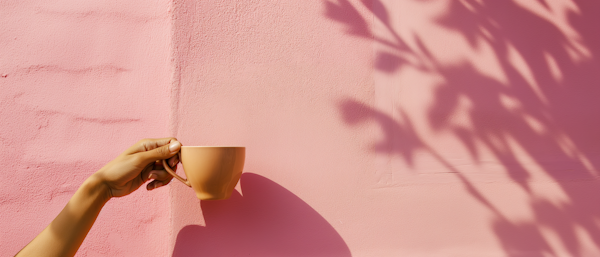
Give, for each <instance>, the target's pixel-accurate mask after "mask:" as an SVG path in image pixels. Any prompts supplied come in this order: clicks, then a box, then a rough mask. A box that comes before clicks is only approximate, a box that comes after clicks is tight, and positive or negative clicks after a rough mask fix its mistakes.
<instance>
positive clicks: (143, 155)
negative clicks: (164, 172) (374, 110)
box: [135, 140, 181, 165]
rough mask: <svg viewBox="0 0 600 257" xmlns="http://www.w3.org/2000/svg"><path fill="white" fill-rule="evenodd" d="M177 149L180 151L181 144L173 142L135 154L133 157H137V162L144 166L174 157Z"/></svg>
mask: <svg viewBox="0 0 600 257" xmlns="http://www.w3.org/2000/svg"><path fill="white" fill-rule="evenodd" d="M179 149H181V143H180V142H179V141H176V140H175V141H171V142H170V143H168V144H165V145H162V146H159V147H156V148H154V149H151V150H148V151H145V152H139V153H136V154H135V155H137V156H139V158H140V159H139V161H140V162H141V164H142V165H146V164H149V163H153V162H155V161H158V160H164V159H169V158H171V157H174V156H175V155H176V154H177V152H179Z"/></svg>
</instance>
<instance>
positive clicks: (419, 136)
mask: <svg viewBox="0 0 600 257" xmlns="http://www.w3.org/2000/svg"><path fill="white" fill-rule="evenodd" d="M174 3H175V4H174V17H175V20H174V23H173V28H174V32H175V33H174V38H173V43H174V50H175V51H174V57H173V58H174V60H175V63H174V67H175V80H174V85H173V90H174V93H173V94H172V97H173V98H172V101H171V102H172V103H173V105H172V108H173V113H175V114H177V115H175V117H176V118H174V119H173V120H171V124H170V125H171V131H173V133H174V134H176V135H177V136H178V138H179V139H181V140H182V141H183V142H184V143H186V144H192V145H198V144H202V145H205V144H206V145H211V144H218V145H221V144H225V145H245V146H247V147H248V156H247V158H248V159H247V164H246V169H245V172H246V174H245V175H244V176H243V177H242V179H241V187H240V188H239V195H236V196H235V197H234V198H233V199H232V200H230V201H223V202H202V203H200V202H199V201H198V200H196V199H194V197H193V194H192V193H191V192H190V191H189V190H188V189H186V188H184V187H183V186H181V185H179V184H175V185H173V186H172V187H171V189H172V195H171V204H172V209H171V210H172V215H173V227H172V229H173V233H172V236H173V238H174V242H173V246H172V247H173V248H174V255H175V256H190V255H194V254H198V253H203V252H208V253H210V254H209V255H212V256H236V255H246V254H248V255H251V256H284V255H292V256H318V255H323V256H330V255H334V254H333V253H335V255H337V256H350V255H352V256H596V255H600V249H599V246H600V233H599V232H600V230H599V227H598V224H597V220H598V217H599V215H600V205H599V204H598V199H599V197H600V187H599V186H600V183H599V181H598V179H597V178H598V171H597V170H598V168H597V167H598V165H600V158H598V156H597V155H598V153H599V151H598V150H600V144H599V143H598V139H599V138H600V136H599V134H598V131H599V130H600V127H599V125H600V122H599V120H598V118H599V117H598V116H599V113H600V112H599V111H600V104H599V103H598V101H597V99H598V96H599V94H600V89H598V84H599V82H598V79H599V75H598V74H600V67H599V65H598V61H597V59H596V58H597V57H596V56H597V55H598V53H599V50H600V44H599V43H600V41H599V36H598V35H599V34H598V33H597V26H598V25H600V23H599V18H598V17H600V15H599V14H600V9H599V6H598V4H597V3H596V2H594V1H583V0H582V1H569V0H552V1H548V0H546V1H524V0H523V1H521V0H519V1H516V0H515V1H496V0H490V1H471V0H464V1H450V0H447V1H445V0H439V1H397V0H382V1H377V0H363V1H358V0H356V1H349V0H323V1H248V0H244V1H242V0H239V1H221V2H214V1H192V0H175V1H174ZM323 241H326V242H328V243H326V244H324V243H323ZM230 245H233V247H232V246H230Z"/></svg>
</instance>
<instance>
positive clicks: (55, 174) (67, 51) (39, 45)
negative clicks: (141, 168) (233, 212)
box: [0, 0, 171, 256]
mask: <svg viewBox="0 0 600 257" xmlns="http://www.w3.org/2000/svg"><path fill="white" fill-rule="evenodd" d="M170 7H171V3H170V1H162V0H159V1H153V2H152V4H150V5H149V4H147V1H116V0H115V1H78V0H63V1H35V0H16V1H11V0H9V1H6V0H3V1H0V45H1V46H2V47H0V74H2V76H1V77H0V88H1V92H2V93H0V117H1V120H2V125H1V126H0V142H1V144H2V147H3V150H2V151H1V152H0V162H2V163H3V164H4V165H3V166H4V168H3V169H2V174H3V175H2V179H3V180H4V181H5V183H3V186H1V187H0V206H1V207H0V208H1V212H0V213H1V214H0V215H1V217H2V218H1V219H0V231H2V233H0V245H1V252H2V254H3V255H5V256H8V255H11V254H15V253H16V252H17V251H19V249H20V248H22V247H23V246H24V245H25V244H27V242H29V241H30V240H31V239H32V238H33V237H34V236H35V235H36V234H37V233H39V232H40V231H41V230H42V229H43V228H44V227H45V226H46V225H47V224H48V223H49V222H50V221H51V220H52V219H53V218H54V217H55V216H56V215H57V214H58V212H59V211H60V210H61V209H62V208H63V207H64V205H65V204H66V202H67V201H68V199H69V198H70V197H71V195H72V194H73V193H74V192H75V190H76V189H77V187H78V186H79V185H80V184H81V182H83V180H84V179H85V178H86V177H87V176H89V175H90V174H92V173H93V172H95V171H96V170H98V169H99V168H100V167H102V166H104V164H106V163H107V162H108V161H110V160H112V159H113V158H114V157H116V156H117V155H118V154H120V153H121V152H122V151H123V150H124V149H126V148H127V147H129V146H130V145H131V144H133V143H135V142H136V141H137V140H138V139H140V138H143V137H163V136H165V135H168V126H167V124H168V120H169V102H168V100H167V99H168V97H169V81H170V79H171V72H170V68H169V67H170V59H169V56H170V54H169V49H170V17H171V16H170V14H169V12H168V10H169V8H170ZM168 195H169V193H168V189H162V190H157V191H156V192H152V193H148V192H146V191H145V190H140V191H139V192H136V193H135V194H134V195H132V196H131V197H127V198H122V199H116V200H114V201H111V202H110V203H109V204H107V206H106V207H105V208H104V210H103V211H102V213H101V215H100V217H99V219H98V221H97V224H96V226H94V228H93V229H92V231H91V232H90V235H89V236H88V237H87V239H86V240H85V242H84V244H83V245H82V247H81V249H80V251H79V256H166V255H168V250H169V248H168V244H167V243H165V238H167V237H168V231H169V216H170V210H169V208H168V199H169V198H168ZM11 256H12V255H11Z"/></svg>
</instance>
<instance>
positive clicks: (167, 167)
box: [162, 152, 192, 187]
mask: <svg viewBox="0 0 600 257" xmlns="http://www.w3.org/2000/svg"><path fill="white" fill-rule="evenodd" d="M177 155H178V156H179V160H180V161H181V152H178V153H177ZM167 160H168V159H166V160H162V163H163V167H165V170H166V171H167V172H168V173H169V174H171V176H173V177H174V178H176V179H178V180H179V181H181V182H182V183H183V184H186V185H187V186H189V187H192V185H191V184H190V182H189V181H187V179H184V178H182V177H180V176H179V175H177V173H175V171H173V170H172V169H171V167H169V164H168V163H167Z"/></svg>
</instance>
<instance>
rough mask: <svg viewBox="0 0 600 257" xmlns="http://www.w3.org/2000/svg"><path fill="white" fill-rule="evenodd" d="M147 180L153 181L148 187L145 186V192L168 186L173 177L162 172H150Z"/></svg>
mask: <svg viewBox="0 0 600 257" xmlns="http://www.w3.org/2000/svg"><path fill="white" fill-rule="evenodd" d="M148 178H149V179H154V180H153V181H152V182H150V183H148V185H146V189H147V190H154V189H156V188H159V187H161V186H165V185H167V184H169V182H171V180H173V176H171V174H169V173H167V172H166V171H164V170H154V171H151V172H150V175H149V176H148Z"/></svg>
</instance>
